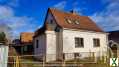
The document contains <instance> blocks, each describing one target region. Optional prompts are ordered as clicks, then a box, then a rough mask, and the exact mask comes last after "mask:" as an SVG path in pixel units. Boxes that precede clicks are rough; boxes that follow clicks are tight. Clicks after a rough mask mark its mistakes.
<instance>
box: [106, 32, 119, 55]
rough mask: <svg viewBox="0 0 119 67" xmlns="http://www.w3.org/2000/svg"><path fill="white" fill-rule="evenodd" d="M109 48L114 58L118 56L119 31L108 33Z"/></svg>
mask: <svg viewBox="0 0 119 67" xmlns="http://www.w3.org/2000/svg"><path fill="white" fill-rule="evenodd" d="M108 33H109V35H108V39H109V47H110V48H111V50H112V51H113V53H114V56H116V57H117V55H118V56H119V30H117V31H110V32H108Z"/></svg>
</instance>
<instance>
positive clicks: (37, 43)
mask: <svg viewBox="0 0 119 67" xmlns="http://www.w3.org/2000/svg"><path fill="white" fill-rule="evenodd" d="M38 45H39V40H36V48H38V47H39V46H38Z"/></svg>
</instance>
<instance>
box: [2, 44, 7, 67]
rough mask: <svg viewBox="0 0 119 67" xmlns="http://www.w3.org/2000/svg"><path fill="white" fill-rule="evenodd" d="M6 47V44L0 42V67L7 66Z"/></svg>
mask: <svg viewBox="0 0 119 67" xmlns="http://www.w3.org/2000/svg"><path fill="white" fill-rule="evenodd" d="M8 49H9V47H8V45H6V44H3V43H0V67H7V66H8V65H7V63H8Z"/></svg>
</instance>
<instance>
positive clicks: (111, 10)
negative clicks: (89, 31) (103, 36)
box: [90, 0, 119, 31]
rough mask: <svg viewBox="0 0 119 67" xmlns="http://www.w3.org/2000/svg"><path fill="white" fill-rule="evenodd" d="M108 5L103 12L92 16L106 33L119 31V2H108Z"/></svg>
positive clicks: (114, 0)
mask: <svg viewBox="0 0 119 67" xmlns="http://www.w3.org/2000/svg"><path fill="white" fill-rule="evenodd" d="M103 3H108V5H107V6H106V7H105V9H104V10H103V11H101V12H98V13H94V14H93V15H92V16H90V17H91V18H92V19H93V20H94V21H96V22H97V23H98V24H99V25H100V26H101V27H102V28H103V29H104V30H105V31H113V30H119V9H118V7H119V1H118V0H113V1H112V0H106V2H103Z"/></svg>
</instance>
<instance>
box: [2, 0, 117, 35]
mask: <svg viewBox="0 0 119 67" xmlns="http://www.w3.org/2000/svg"><path fill="white" fill-rule="evenodd" d="M48 8H57V9H59V10H62V11H66V12H69V11H71V10H72V9H74V10H75V11H76V12H77V13H78V14H79V15H83V16H89V17H90V18H91V19H92V20H93V21H95V22H96V23H97V24H98V25H99V26H100V27H101V28H102V29H103V30H104V31H114V30H119V0H0V25H1V26H2V27H3V26H4V27H6V26H8V27H9V30H10V33H11V35H12V36H13V37H18V36H19V34H20V33H21V32H34V31H35V30H37V29H38V28H40V27H41V26H42V25H43V23H44V19H45V17H46V13H47V9H48ZM7 29H8V28H7Z"/></svg>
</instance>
